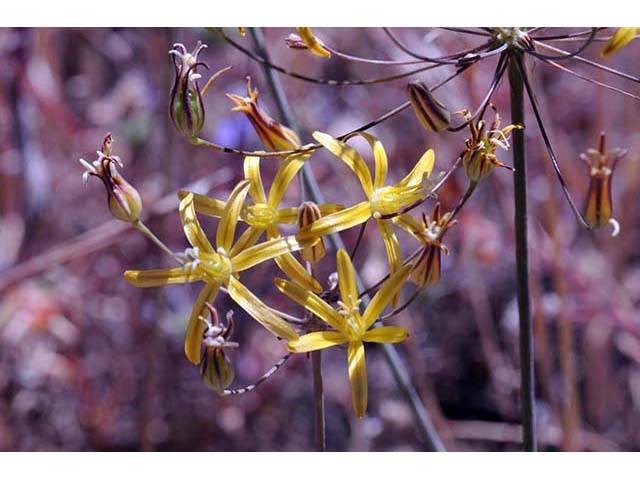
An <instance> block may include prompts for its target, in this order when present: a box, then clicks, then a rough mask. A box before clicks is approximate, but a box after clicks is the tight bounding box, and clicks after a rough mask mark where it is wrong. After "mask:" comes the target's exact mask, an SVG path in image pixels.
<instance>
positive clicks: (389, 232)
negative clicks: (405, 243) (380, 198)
mask: <svg viewBox="0 0 640 480" xmlns="http://www.w3.org/2000/svg"><path fill="white" fill-rule="evenodd" d="M376 223H377V224H378V228H379V229H380V236H381V237H382V241H383V242H384V247H385V250H386V251H387V258H388V259H389V267H390V270H389V272H390V273H392V274H393V273H395V272H397V271H398V270H400V267H402V252H401V251H400V244H399V243H398V238H397V237H396V234H395V232H394V231H393V228H391V227H390V226H389V224H388V223H387V222H386V221H384V220H376ZM398 300H400V290H398V292H397V293H396V294H395V295H394V296H393V298H392V299H391V307H392V308H396V305H398Z"/></svg>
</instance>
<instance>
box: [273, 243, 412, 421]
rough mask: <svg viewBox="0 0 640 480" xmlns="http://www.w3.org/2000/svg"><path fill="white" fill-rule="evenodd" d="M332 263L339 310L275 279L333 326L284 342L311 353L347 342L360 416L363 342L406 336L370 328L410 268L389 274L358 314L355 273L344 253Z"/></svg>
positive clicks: (362, 407) (363, 390)
mask: <svg viewBox="0 0 640 480" xmlns="http://www.w3.org/2000/svg"><path fill="white" fill-rule="evenodd" d="M336 262H337V264H338V286H339V289H340V298H341V301H339V302H338V304H339V306H340V309H339V310H335V309H334V308H333V307H331V306H330V305H329V304H328V303H326V302H325V301H324V300H322V299H321V298H320V297H318V296H317V295H315V294H313V293H311V292H309V291H308V290H307V289H305V288H303V287H301V286H299V285H296V284H295V283H292V282H289V281H286V280H282V279H280V278H277V279H276V280H275V284H276V287H278V290H280V291H281V292H282V293H284V294H285V295H286V296H288V297H289V298H291V299H292V300H294V301H295V302H297V303H299V304H301V305H302V306H304V308H306V309H307V310H309V311H310V312H311V313H313V314H314V315H316V316H318V317H320V318H321V319H322V320H324V321H325V322H326V323H327V324H328V325H329V326H331V327H333V328H334V329H335V330H326V331H321V332H313V333H308V334H306V335H303V336H301V337H299V338H297V339H294V340H289V342H288V343H287V349H288V350H289V351H291V352H296V353H302V352H311V351H314V350H321V349H324V348H329V347H333V346H336V345H342V344H344V343H348V344H349V349H348V354H347V359H348V363H349V382H350V384H351V399H352V402H353V408H354V409H355V411H356V415H357V416H358V418H362V417H364V414H365V411H366V409H367V369H366V364H365V355H364V344H363V342H373V343H397V342H401V341H402V340H404V339H405V338H406V337H407V335H408V332H407V330H406V329H405V328H402V327H395V326H384V327H377V328H371V326H372V325H373V324H374V323H375V322H376V320H377V319H378V317H379V316H380V313H382V311H383V310H384V309H385V307H386V306H387V305H388V304H389V302H390V301H391V299H392V298H393V297H394V296H395V295H396V293H398V292H399V291H400V288H401V287H402V284H403V283H404V281H405V280H406V279H407V276H408V275H409V270H410V269H411V267H410V266H409V265H407V266H405V267H402V268H401V269H400V270H398V271H397V272H396V273H394V274H393V275H391V277H389V279H388V280H387V281H386V282H384V284H383V285H382V287H380V290H378V292H377V293H376V294H375V296H374V297H373V299H372V300H371V303H369V305H368V306H367V308H366V309H365V311H364V313H362V314H361V313H360V300H359V298H358V286H357V284H356V272H355V270H354V268H353V265H352V263H351V259H350V258H349V255H348V254H347V252H345V251H344V250H338V254H337V259H336Z"/></svg>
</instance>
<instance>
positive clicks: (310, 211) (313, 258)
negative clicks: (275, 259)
mask: <svg viewBox="0 0 640 480" xmlns="http://www.w3.org/2000/svg"><path fill="white" fill-rule="evenodd" d="M320 217H322V213H320V208H319V207H318V205H316V204H315V203H314V202H304V203H303V204H302V205H301V206H300V209H299V210H298V227H299V229H300V230H301V231H303V230H305V229H308V228H309V227H310V226H311V225H312V224H313V222H315V221H316V220H318V219H319V218H320ZM300 254H301V255H302V258H304V259H305V260H306V261H307V262H309V263H317V262H319V261H320V260H322V258H323V257H324V256H325V254H326V250H325V247H324V239H323V238H320V239H319V240H318V242H316V243H314V244H313V245H312V246H310V247H305V248H303V249H302V250H301V251H300Z"/></svg>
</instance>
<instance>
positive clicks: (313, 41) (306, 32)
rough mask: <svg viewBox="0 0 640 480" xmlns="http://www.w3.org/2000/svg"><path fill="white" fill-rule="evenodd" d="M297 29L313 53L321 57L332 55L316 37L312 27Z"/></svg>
mask: <svg viewBox="0 0 640 480" xmlns="http://www.w3.org/2000/svg"><path fill="white" fill-rule="evenodd" d="M296 31H297V32H298V35H300V38H301V39H302V41H303V42H304V44H305V45H306V46H307V48H308V49H309V51H310V52H311V53H313V54H315V55H318V56H319V57H330V56H331V52H330V51H329V50H327V49H326V48H324V46H323V45H322V43H321V42H320V41H319V40H318V39H317V38H316V37H315V35H314V34H313V32H312V31H311V28H309V27H296Z"/></svg>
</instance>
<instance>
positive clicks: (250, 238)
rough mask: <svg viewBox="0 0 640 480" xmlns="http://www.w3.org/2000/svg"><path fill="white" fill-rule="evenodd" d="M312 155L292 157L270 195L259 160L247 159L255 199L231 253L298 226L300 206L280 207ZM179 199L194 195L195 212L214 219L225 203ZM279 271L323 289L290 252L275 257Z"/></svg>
mask: <svg viewBox="0 0 640 480" xmlns="http://www.w3.org/2000/svg"><path fill="white" fill-rule="evenodd" d="M310 156H311V154H310V153H305V154H297V155H290V156H289V157H287V158H286V159H285V160H284V161H283V162H282V163H281V164H280V168H278V171H277V172H276V175H275V177H274V179H273V184H272V185H271V190H270V191H269V195H268V196H267V194H266V193H265V190H264V186H263V184H262V178H261V176H260V158H258V157H246V158H245V160H244V175H245V179H247V180H248V181H249V182H250V188H249V196H250V197H251V198H252V199H253V201H254V203H253V205H249V206H246V207H244V208H243V209H242V210H241V213H240V219H241V220H242V221H244V222H246V223H247V224H248V225H249V228H247V229H246V230H245V231H244V233H243V234H242V236H241V237H240V238H239V239H238V241H237V242H236V243H235V245H234V246H233V248H232V249H231V252H230V254H231V255H232V256H233V255H236V254H237V253H239V252H241V251H242V250H244V249H246V248H249V247H251V246H253V245H254V244H255V243H256V242H257V241H258V239H259V238H260V237H261V236H262V234H263V233H265V232H266V233H267V238H269V239H270V240H271V239H276V238H279V237H280V232H279V231H278V224H296V223H297V221H298V213H299V210H300V209H299V207H291V208H280V202H281V201H282V197H283V196H284V193H285V191H286V189H287V187H288V186H289V184H290V183H291V181H292V180H293V179H294V178H295V176H296V174H297V173H298V171H299V170H300V168H302V166H303V165H304V162H305V161H306V160H307V159H308V158H309V157H310ZM178 195H179V196H180V198H184V197H186V196H187V195H193V198H194V206H195V209H196V212H198V213H202V214H204V215H209V216H212V217H220V216H222V214H223V212H224V209H225V202H223V201H221V200H217V199H215V198H210V197H207V196H205V195H198V194H195V193H194V194H190V193H188V192H180V193H179V194H178ZM342 208H343V206H342V205H336V204H327V205H322V206H320V212H321V213H322V214H323V215H327V214H329V213H333V212H336V211H338V210H340V209H342ZM274 260H275V262H276V263H277V264H278V266H279V267H280V269H281V270H282V271H283V272H284V273H285V274H286V275H287V276H288V277H289V278H291V279H292V280H295V281H296V282H298V283H300V284H301V285H304V286H305V287H307V288H309V289H311V290H313V291H315V292H321V291H322V286H321V285H320V284H319V283H318V282H317V281H316V280H315V279H314V278H313V277H312V276H311V275H310V274H309V273H308V272H307V270H306V269H305V268H304V267H303V266H302V265H301V264H300V263H299V262H298V261H297V260H296V258H295V257H294V256H293V255H292V254H291V253H289V252H286V253H284V254H282V255H280V256H278V257H275V258H274Z"/></svg>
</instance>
